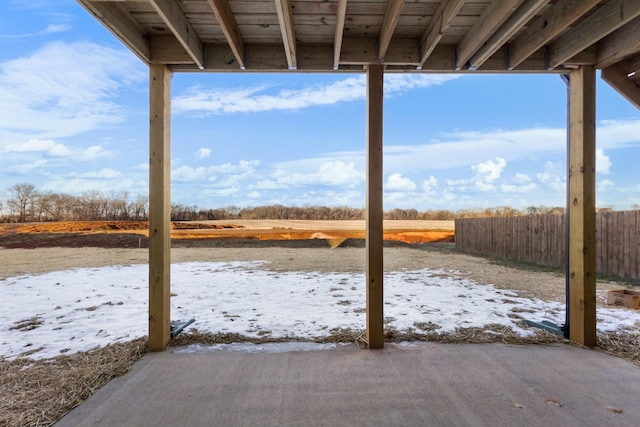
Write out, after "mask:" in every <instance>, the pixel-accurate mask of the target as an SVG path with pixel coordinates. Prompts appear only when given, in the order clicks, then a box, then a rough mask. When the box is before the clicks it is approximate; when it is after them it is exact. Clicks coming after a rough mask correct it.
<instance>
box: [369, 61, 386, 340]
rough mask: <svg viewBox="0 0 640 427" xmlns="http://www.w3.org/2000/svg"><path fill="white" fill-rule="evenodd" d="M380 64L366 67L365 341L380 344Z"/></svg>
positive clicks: (381, 256)
mask: <svg viewBox="0 0 640 427" xmlns="http://www.w3.org/2000/svg"><path fill="white" fill-rule="evenodd" d="M383 70H384V66H383V65H382V64H371V65H369V68H368V69H367V212H366V217H367V232H366V235H367V241H366V253H367V255H366V256H367V262H366V268H367V273H366V280H367V298H366V299H367V343H368V345H369V348H383V347H384V286H383V272H384V269H383V249H382V247H383V228H382V218H383V203H382V200H383V199H382V173H383V170H382V135H383V133H382V127H383V126H382V121H383V114H382V108H383V78H384V72H383Z"/></svg>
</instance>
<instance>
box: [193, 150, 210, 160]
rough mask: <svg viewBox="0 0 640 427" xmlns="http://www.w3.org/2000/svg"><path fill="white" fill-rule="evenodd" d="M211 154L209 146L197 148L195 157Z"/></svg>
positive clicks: (205, 156)
mask: <svg viewBox="0 0 640 427" xmlns="http://www.w3.org/2000/svg"><path fill="white" fill-rule="evenodd" d="M210 156H211V148H199V149H198V151H196V159H206V158H208V157H210Z"/></svg>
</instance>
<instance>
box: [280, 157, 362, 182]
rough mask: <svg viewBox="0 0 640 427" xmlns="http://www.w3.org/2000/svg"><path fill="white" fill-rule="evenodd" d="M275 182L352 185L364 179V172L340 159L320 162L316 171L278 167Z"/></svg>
mask: <svg viewBox="0 0 640 427" xmlns="http://www.w3.org/2000/svg"><path fill="white" fill-rule="evenodd" d="M273 179H274V180H275V182H276V183H277V184H280V185H288V186H303V185H329V186H346V187H354V186H356V185H359V184H360V183H361V182H363V181H364V172H363V171H360V170H357V169H356V168H355V165H354V164H353V163H345V162H342V161H340V160H336V161H329V162H325V163H322V164H321V165H320V167H319V168H318V170H317V171H316V172H310V173H299V172H294V173H291V172H290V171H285V170H282V169H278V170H276V171H275V172H274V174H273Z"/></svg>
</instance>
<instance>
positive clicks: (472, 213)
mask: <svg viewBox="0 0 640 427" xmlns="http://www.w3.org/2000/svg"><path fill="white" fill-rule="evenodd" d="M562 213H564V208H561V207H546V206H529V207H527V208H525V209H522V210H519V209H515V208H512V207H508V206H499V207H495V208H474V209H460V210H456V211H453V210H448V209H430V210H426V211H418V210H416V209H398V208H395V209H390V210H388V211H386V212H385V214H384V219H389V220H453V219H456V218H477V217H506V216H519V215H532V214H562ZM148 215H149V200H148V197H147V196H146V195H137V196H135V197H131V195H130V194H129V193H128V192H126V191H123V192H110V193H104V192H100V191H88V192H86V193H84V194H81V195H79V196H74V195H69V194H59V193H53V192H51V191H40V190H38V189H37V188H36V187H35V186H34V185H32V184H28V183H21V184H15V185H13V186H12V187H10V188H9V189H7V192H6V194H5V195H4V197H0V222H47V221H131V220H135V221H143V220H147V219H148ZM171 219H172V220H173V221H205V220H234V219H279V220H285V219H291V220H362V219H365V209H364V208H353V207H348V206H337V207H328V206H302V207H299V206H282V205H278V204H276V205H268V206H253V207H244V208H239V207H237V206H227V207H222V208H215V209H214V208H209V209H206V208H201V207H198V206H197V205H186V204H172V205H171Z"/></svg>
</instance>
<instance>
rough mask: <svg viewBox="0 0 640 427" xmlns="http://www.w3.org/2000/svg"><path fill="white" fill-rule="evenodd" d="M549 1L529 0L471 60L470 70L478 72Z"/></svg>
mask: <svg viewBox="0 0 640 427" xmlns="http://www.w3.org/2000/svg"><path fill="white" fill-rule="evenodd" d="M547 3H549V0H527V1H525V2H524V4H522V6H520V8H518V10H516V12H515V13H514V14H513V15H511V16H510V17H509V18H508V19H507V20H506V21H505V23H504V24H503V25H502V27H500V28H499V29H498V30H497V31H496V32H495V33H493V34H492V35H491V37H489V39H488V40H487V41H486V43H485V44H484V45H483V46H482V47H481V48H480V49H479V50H478V51H477V52H476V53H475V54H474V55H473V56H472V57H471V59H470V60H469V69H470V70H477V69H478V68H480V67H481V66H482V64H484V62H485V61H486V60H487V59H489V58H490V57H491V56H492V55H493V54H494V53H496V52H497V51H498V49H500V48H501V47H502V46H504V44H505V43H506V42H507V41H509V40H510V39H511V38H512V37H513V36H515V35H516V33H517V32H518V31H520V30H521V29H522V27H523V26H525V25H526V24H527V22H529V20H530V19H531V18H532V17H534V16H535V15H536V14H537V13H538V12H539V11H540V10H541V9H542V8H543V7H544V6H546V4H547Z"/></svg>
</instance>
